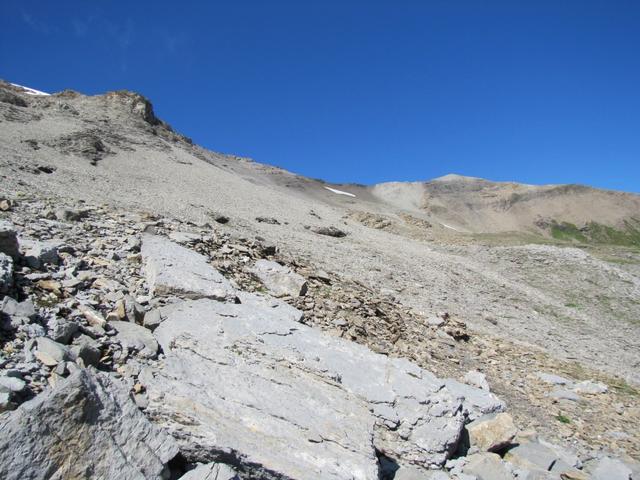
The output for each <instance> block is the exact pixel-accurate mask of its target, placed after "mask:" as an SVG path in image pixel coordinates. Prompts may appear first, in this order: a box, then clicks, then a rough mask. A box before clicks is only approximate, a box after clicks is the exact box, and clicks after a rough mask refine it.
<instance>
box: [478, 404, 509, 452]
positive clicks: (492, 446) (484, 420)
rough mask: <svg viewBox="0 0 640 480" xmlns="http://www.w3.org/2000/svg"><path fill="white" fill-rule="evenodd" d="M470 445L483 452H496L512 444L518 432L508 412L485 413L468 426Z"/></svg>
mask: <svg viewBox="0 0 640 480" xmlns="http://www.w3.org/2000/svg"><path fill="white" fill-rule="evenodd" d="M466 429H467V433H468V434H469V446H470V447H471V448H477V449H478V450H480V451H483V452H495V451H497V450H500V449H501V448H504V447H506V446H508V445H510V444H511V442H512V441H513V439H514V437H515V436H516V434H517V433H518V430H517V428H516V427H515V425H514V424H513V418H511V415H509V414H508V413H498V414H490V415H485V416H484V417H480V418H479V419H477V420H475V421H473V422H471V423H470V424H468V425H467V427H466Z"/></svg>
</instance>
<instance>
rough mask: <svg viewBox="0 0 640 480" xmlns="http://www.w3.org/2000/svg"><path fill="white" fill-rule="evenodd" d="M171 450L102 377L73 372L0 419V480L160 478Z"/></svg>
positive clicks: (165, 473)
mask: <svg viewBox="0 0 640 480" xmlns="http://www.w3.org/2000/svg"><path fill="white" fill-rule="evenodd" d="M177 453H178V448H177V446H176V444H175V442H174V441H173V439H171V437H169V436H167V435H166V434H165V433H163V432H162V431H160V430H159V429H158V428H156V427H154V426H153V425H152V424H151V423H149V421H148V420H147V419H146V418H145V417H144V415H143V414H142V413H141V412H140V411H139V410H138V408H137V407H136V405H135V404H134V403H133V401H132V400H131V399H130V398H129V394H128V392H127V391H126V390H125V389H124V388H123V387H122V386H121V385H119V384H117V383H116V382H114V381H113V380H111V379H110V378H109V377H108V376H107V375H105V374H96V373H92V372H90V371H88V370H79V371H78V372H76V373H74V374H72V375H71V376H70V377H69V378H67V379H65V380H63V381H60V382H59V383H58V384H57V386H56V387H55V388H54V389H52V390H49V391H46V392H44V393H41V394H40V395H38V396H37V397H36V398H34V399H33V400H30V401H28V402H26V403H24V404H22V405H21V406H20V407H19V408H18V409H17V410H15V411H13V412H11V413H9V414H6V415H4V416H2V417H0V478H3V479H4V480H14V479H15V480H22V479H25V478H29V479H46V478H122V479H132V480H133V479H136V480H137V479H139V480H144V479H163V478H168V473H169V472H168V468H167V463H168V462H169V461H170V460H171V459H172V458H173V457H175V456H176V455H177Z"/></svg>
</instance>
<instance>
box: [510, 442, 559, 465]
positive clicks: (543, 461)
mask: <svg viewBox="0 0 640 480" xmlns="http://www.w3.org/2000/svg"><path fill="white" fill-rule="evenodd" d="M558 458H559V456H558V454H557V453H556V452H555V451H554V449H551V448H549V447H547V446H545V445H542V444H541V443H538V442H527V443H521V444H520V445H518V446H517V447H515V448H512V449H511V450H509V451H508V452H507V453H506V454H505V456H504V459H505V460H507V461H508V462H510V463H512V464H514V465H516V466H518V467H521V468H526V469H529V470H536V469H538V470H544V471H548V470H550V469H551V467H552V466H553V464H554V463H555V462H556V461H557V460H558Z"/></svg>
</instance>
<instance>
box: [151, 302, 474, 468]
mask: <svg viewBox="0 0 640 480" xmlns="http://www.w3.org/2000/svg"><path fill="white" fill-rule="evenodd" d="M163 315H164V316H166V318H165V320H164V321H163V322H162V323H161V324H160V326H159V327H158V328H157V329H156V330H155V332H154V335H155V336H156V338H157V340H158V342H159V343H160V345H161V347H162V349H163V351H164V353H165V355H166V358H165V359H164V361H163V363H161V364H160V366H158V367H148V368H146V369H145V370H143V372H142V373H141V375H140V377H139V379H140V382H141V383H142V384H143V385H145V386H146V390H147V393H148V397H149V403H148V407H147V410H146V412H147V413H148V414H149V416H150V417H151V418H153V419H154V421H155V422H156V423H158V424H159V425H161V426H162V427H163V428H164V429H166V430H167V431H168V432H169V433H171V434H172V435H173V436H174V437H175V438H176V439H178V441H179V442H180V444H181V452H182V453H183V455H184V456H185V457H186V458H187V460H188V461H198V462H212V461H227V462H229V459H233V461H232V462H231V463H233V464H240V465H243V466H244V467H245V468H247V469H250V470H251V471H252V472H253V474H254V475H256V476H259V477H260V478H263V477H264V478H272V477H275V478H296V479H301V480H304V479H377V478H378V466H377V458H376V451H377V452H381V453H383V454H384V455H385V456H387V457H389V458H392V459H394V460H396V461H397V462H399V463H403V464H406V465H411V464H412V465H414V466H417V467H419V468H428V467H429V466H434V465H438V466H439V465H442V464H443V463H444V462H445V461H446V459H447V458H448V457H449V456H450V455H451V453H452V452H453V450H454V449H455V448H456V446H457V443H458V440H459V438H460V435H461V431H462V424H463V421H464V415H463V414H462V411H461V410H462V403H461V400H459V399H458V398H457V395H452V394H451V393H450V392H449V391H448V389H447V388H445V386H444V383H443V381H441V380H439V379H437V378H436V377H434V376H433V375H432V374H431V373H429V372H426V371H424V370H422V369H421V368H419V367H417V366H416V365H414V364H412V363H410V362H409V361H407V360H403V359H394V358H389V357H386V356H383V355H379V354H375V353H373V352H371V351H370V350H368V349H367V348H366V347H363V346H361V345H357V344H354V343H351V342H348V341H345V340H342V339H338V338H334V337H330V336H327V335H324V334H323V333H321V332H319V331H316V330H313V329H311V328H309V327H307V326H305V325H302V324H300V323H297V322H296V321H294V320H292V319H291V318H290V317H288V316H287V315H282V314H281V313H280V310H278V309H274V308H270V307H264V306H260V305H258V304H222V303H219V302H214V301H210V300H197V301H187V302H183V303H182V304H178V305H175V306H173V307H172V308H170V309H163Z"/></svg>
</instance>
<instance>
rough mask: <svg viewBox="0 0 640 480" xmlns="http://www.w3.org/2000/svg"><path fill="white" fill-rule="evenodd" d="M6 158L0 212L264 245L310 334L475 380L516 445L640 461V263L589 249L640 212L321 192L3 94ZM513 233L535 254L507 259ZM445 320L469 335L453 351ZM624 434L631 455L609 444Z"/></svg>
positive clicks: (553, 202) (580, 195)
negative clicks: (134, 222)
mask: <svg viewBox="0 0 640 480" xmlns="http://www.w3.org/2000/svg"><path fill="white" fill-rule="evenodd" d="M0 144H1V145H2V146H1V147H0V148H1V150H0V152H1V154H0V175H1V177H0V178H1V181H2V186H1V187H0V196H7V197H9V198H10V199H12V200H14V201H15V202H18V203H19V202H20V201H22V200H21V199H24V201H25V202H27V201H36V200H37V199H41V198H46V197H50V198H51V199H52V200H51V201H52V202H56V201H58V200H53V199H60V198H63V199H67V200H69V201H71V202H88V203H90V204H98V205H99V204H108V205H109V206H110V207H109V208H116V209H122V210H123V211H126V212H129V211H137V212H147V213H148V214H149V215H161V216H162V217H161V218H162V219H163V220H161V223H162V222H164V223H165V224H169V225H173V223H172V222H180V228H186V227H188V228H193V226H194V225H195V226H196V227H197V228H199V229H207V228H211V227H210V225H214V226H215V228H214V229H222V231H224V232H225V233H226V234H229V236H230V238H231V239H235V241H236V243H237V242H238V241H246V239H252V238H256V239H260V241H261V242H263V243H264V244H266V245H272V246H276V247H277V251H278V252H279V255H281V256H280V257H279V258H278V260H279V261H281V262H284V263H287V264H288V265H289V266H290V267H291V268H293V269H297V270H298V271H299V272H300V273H302V274H303V275H304V276H305V278H307V279H312V278H313V279H315V280H313V281H314V282H316V283H317V286H315V287H313V288H310V290H309V292H308V293H307V296H306V297H302V298H301V299H297V300H295V301H292V303H295V305H296V307H298V308H300V309H301V310H304V311H305V312H306V313H307V320H306V321H307V323H308V324H309V325H314V326H317V327H318V328H321V329H324V330H326V331H327V332H329V333H332V334H338V335H339V336H343V337H345V338H349V339H350V340H353V341H356V342H358V343H361V344H364V345H367V346H369V347H370V348H372V349H373V350H374V351H376V352H380V353H385V354H389V355H393V356H400V357H406V358H410V359H411V360H412V361H414V362H416V363H418V364H419V365H420V366H421V367H422V368H425V369H427V370H431V369H433V370H434V371H436V372H437V374H438V375H440V376H445V375H448V376H456V377H458V376H462V375H463V374H464V372H465V371H467V370H469V369H472V368H473V369H480V370H482V371H483V372H485V373H486V374H487V377H488V379H489V381H490V383H491V385H492V387H493V386H494V385H495V388H496V389H497V391H498V392H499V393H500V395H501V396H502V397H503V398H505V399H506V400H507V401H508V403H509V404H510V405H513V408H514V410H513V413H514V416H515V417H516V419H517V420H518V421H519V422H520V425H522V426H523V427H524V426H531V427H535V428H536V429H538V430H539V431H544V432H545V434H547V433H548V434H549V435H552V436H554V435H555V437H556V438H560V437H563V438H564V437H571V436H573V438H576V439H577V440H576V441H580V442H590V443H594V442H595V443H596V444H598V445H601V444H606V443H607V442H609V443H611V444H613V445H615V446H616V448H625V449H627V450H628V451H630V452H631V453H632V454H634V455H637V452H636V451H634V450H633V448H634V447H633V445H634V444H637V443H638V442H636V440H637V432H636V431H635V429H633V428H629V426H633V425H636V424H637V418H638V417H640V414H639V412H640V410H639V408H638V407H639V405H638V398H637V390H635V387H634V386H633V385H637V384H639V383H640V377H638V367H639V366H640V364H639V362H640V358H639V357H638V353H637V352H638V351H640V340H639V338H640V336H639V335H638V333H640V324H639V323H638V321H637V319H638V314H639V313H640V310H639V309H640V286H639V278H640V277H639V273H640V270H639V268H640V254H639V253H638V250H637V249H634V248H633V245H630V246H629V248H626V247H625V248H618V247H615V246H611V245H608V244H606V243H607V242H600V244H598V245H597V248H596V247H593V245H592V242H590V240H591V239H592V237H593V236H594V234H593V232H596V230H597V229H600V230H597V232H600V231H601V230H602V228H601V227H600V226H607V227H610V228H614V229H616V230H617V231H618V230H619V231H622V230H621V229H623V228H625V223H624V221H625V220H627V221H630V220H629V219H632V218H633V217H634V215H637V212H640V208H639V206H640V204H639V201H638V196H636V195H632V194H623V193H619V192H605V191H600V190H595V189H590V188H587V187H575V186H549V187H533V186H526V185H518V184H502V183H493V182H487V181H485V180H481V179H468V178H464V177H462V178H461V177H456V176H448V177H445V178H442V179H438V180H434V181H431V182H427V183H412V184H405V183H396V184H383V185H377V186H374V187H363V186H359V185H329V184H325V183H324V182H322V181H319V180H313V179H307V178H304V177H301V176H298V175H295V174H292V173H290V172H286V171H284V170H282V169H279V168H277V167H271V166H268V165H262V164H259V163H256V162H253V161H251V160H249V159H244V158H241V157H236V156H232V155H222V154H217V153H214V152H210V151H207V150H205V149H203V148H201V147H198V146H197V145H193V144H192V142H191V141H190V140H189V139H188V138H186V137H184V136H182V135H180V134H178V133H176V132H174V131H173V130H172V129H171V128H170V127H169V126H168V125H166V124H164V123H163V122H161V121H160V120H159V119H157V118H156V116H155V115H154V114H153V109H152V107H151V105H150V103H149V102H148V101H147V100H146V99H144V98H143V97H141V96H139V95H136V94H131V93H128V92H115V93H110V94H106V95H99V96H94V97H87V96H84V95H81V94H77V93H74V92H62V93H59V94H54V95H51V96H39V95H28V94H26V93H25V92H23V91H21V90H20V89H19V88H16V87H11V86H8V85H7V84H0ZM325 187H330V188H331V189H333V190H328V189H327V188H325ZM345 193H347V194H349V195H345ZM585 205H586V206H587V207H585ZM34 208H35V207H34ZM637 216H638V217H640V215H637ZM172 219H173V220H172ZM218 222H219V223H218ZM587 224H590V225H591V227H590V228H591V230H590V231H589V230H588V229H586V230H585V229H584V227H585V226H587ZM570 225H573V227H575V230H573V227H571V226H570ZM594 225H596V227H594ZM328 227H334V230H331V229H329V228H328ZM514 231H515V232H520V233H523V232H531V237H517V236H516V237H514V238H515V240H513V241H512V240H511V237H508V236H507V235H506V232H514ZM558 231H560V232H565V233H566V232H570V233H571V235H568V234H567V235H565V237H562V238H561V237H560V236H559V234H558V233H557V232H558ZM317 232H324V233H327V232H341V233H344V234H345V236H343V237H341V238H336V237H333V236H326V235H322V234H318V233H317ZM553 232H556V235H555V236H556V237H557V238H554V235H553ZM575 232H578V233H575ZM478 233H488V234H492V235H493V236H482V235H477V234H478ZM609 233H610V232H609ZM581 235H582V237H581ZM187 238H188V237H187ZM523 238H524V240H525V241H523ZM607 238H608V237H607ZM625 238H626V237H625ZM556 239H558V240H559V241H557V242H556ZM529 241H532V242H535V243H544V242H553V243H554V245H539V244H530V243H529ZM614 243H615V242H614ZM233 245H234V243H233V242H232V240H229V245H221V246H220V245H219V248H220V249H225V248H235V247H234V246H233ZM96 248H97V247H96ZM243 249H246V247H245V246H244V244H243V245H241V248H240V247H238V250H237V252H241V254H243V253H242V252H244V250H243ZM232 251H235V250H232ZM210 253H211V255H215V254H216V253H215V252H213V251H212V252H210ZM234 258H235V257H233V256H229V255H227V256H224V258H222V259H220V260H219V262H218V260H216V262H218V263H217V264H216V265H217V267H218V268H219V269H220V270H221V271H222V272H225V273H228V272H236V271H240V270H242V269H243V268H244V266H245V263H246V262H247V261H248V260H246V257H242V256H240V257H239V258H235V260H234ZM236 269H237V270H236ZM242 278H244V277H242ZM327 278H329V279H330V282H329V283H325V281H327V280H326V279H327ZM318 279H322V280H318ZM250 285H251V282H249V281H248V284H247V285H245V286H250ZM336 285H340V289H337V290H336V288H335V286H336ZM346 285H349V287H348V288H347V287H346ZM344 291H348V292H350V293H349V295H344V296H343V293H344ZM341 296H343V297H342V300H341V301H337V300H336V298H337V297H341ZM374 299H375V302H382V299H383V300H384V302H382V303H380V304H378V303H376V305H377V306H375V307H374V306H372V303H373V302H374ZM436 312H449V315H450V316H451V317H452V318H455V319H457V321H460V322H463V323H464V324H466V327H467V329H468V330H467V332H468V333H467V334H464V335H462V334H460V335H458V334H456V335H458V338H459V339H458V340H452V339H451V336H450V335H449V334H447V333H443V331H441V330H439V328H440V327H439V326H438V325H440V320H437V319H435V320H434V316H435V314H436ZM429 321H431V322H434V323H433V325H432V324H430V323H429ZM443 328H444V327H443ZM467 336H470V340H468V341H465V340H460V339H461V338H466V337H467ZM465 342H468V343H465ZM538 370H545V371H548V370H553V371H558V372H560V373H563V374H565V375H570V376H573V377H574V378H575V379H576V380H587V379H591V378H596V377H597V378H599V379H600V380H601V381H602V382H604V383H606V384H607V385H609V387H610V393H608V394H606V395H605V396H604V397H587V398H583V399H582V400H580V402H578V403H576V402H574V403H569V404H568V403H567V401H565V400H562V402H560V403H558V401H557V400H555V399H554V398H552V397H550V396H548V395H549V394H550V392H548V391H547V390H545V387H544V386H543V385H541V383H540V381H539V379H538V377H537V376H536V372H537V371H538ZM581 402H588V403H581ZM619 404H622V405H623V406H622V407H621V408H622V410H620V408H618V407H616V405H619ZM585 405H586V408H583V407H585ZM618 411H624V415H623V414H622V413H620V414H618V413H617V412H618ZM593 412H599V414H598V415H596V414H594V413H593ZM562 415H568V416H569V417H570V419H571V422H570V423H568V424H565V423H562V422H559V420H557V418H564V417H563V416H562ZM618 415H619V416H618ZM559 416H560V417H559ZM625 425H626V426H625ZM614 426H615V428H614ZM625 429H626V430H625ZM619 430H622V431H623V433H624V434H625V435H628V437H624V435H619V436H618V437H615V438H614V437H613V436H612V437H609V436H608V435H609V434H610V433H611V434H612V435H613V434H614V433H616V432H618V431H619ZM631 430H633V432H632V431H631ZM610 438H611V439H610Z"/></svg>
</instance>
